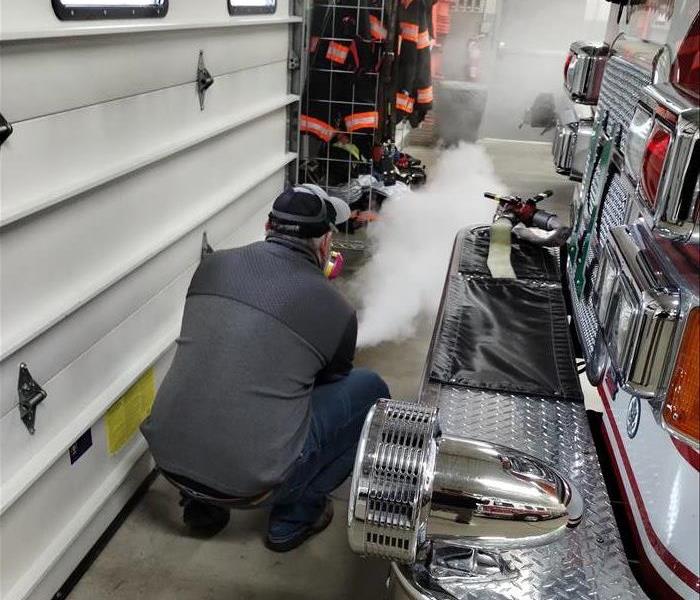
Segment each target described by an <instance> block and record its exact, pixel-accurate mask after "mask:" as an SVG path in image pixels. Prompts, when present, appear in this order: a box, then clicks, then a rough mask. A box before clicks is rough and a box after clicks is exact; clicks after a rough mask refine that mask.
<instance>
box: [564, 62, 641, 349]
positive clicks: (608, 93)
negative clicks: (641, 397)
mask: <svg viewBox="0 0 700 600" xmlns="http://www.w3.org/2000/svg"><path fill="white" fill-rule="evenodd" d="M650 84H651V74H650V73H647V72H646V71H644V70H643V69H641V68H640V67H637V66H636V65H633V64H631V63H629V62H627V61H626V60H624V59H622V58H620V57H619V56H613V57H611V58H610V60H609V61H608V64H607V66H606V68H605V74H604V76H603V82H602V85H601V89H600V97H599V102H598V115H597V117H596V118H602V117H603V116H604V115H606V114H607V115H608V120H607V122H606V123H605V131H606V133H607V134H608V135H610V136H612V137H615V136H617V135H618V134H620V148H621V149H622V151H623V152H624V148H625V143H626V141H627V132H628V130H629V124H630V121H631V120H632V115H633V114H634V109H635V107H636V105H637V101H638V100H639V97H640V95H641V92H642V89H643V88H644V87H646V86H647V85H650ZM601 183H602V182H600V181H599V177H598V173H597V172H596V173H594V174H593V178H592V180H591V185H590V189H589V190H588V194H587V198H588V199H589V201H590V200H591V199H593V198H596V197H597V194H598V191H599V190H598V186H599V185H600V184H601ZM584 191H585V190H584ZM633 192H634V186H633V185H632V184H631V183H630V181H629V179H628V178H627V176H625V175H623V174H615V175H613V176H612V180H611V181H610V186H609V187H608V191H607V195H606V196H605V198H604V199H603V205H602V211H601V213H600V221H599V222H600V227H599V229H598V231H597V237H598V242H599V243H598V244H594V245H593V247H592V248H591V251H590V252H589V254H588V256H587V257H586V271H587V272H588V273H590V274H591V279H592V283H593V285H595V282H596V279H597V277H598V267H597V262H598V261H597V258H598V257H597V253H598V251H599V249H600V248H601V247H602V246H603V245H605V241H606V240H607V237H608V233H609V232H610V229H611V228H613V227H617V226H618V225H622V224H623V222H624V216H625V209H626V206H627V199H628V197H629V196H630V194H631V193H633ZM591 265H593V266H591ZM574 271H575V269H572V268H571V265H569V275H570V276H569V281H570V282H573V278H574ZM570 287H571V297H572V299H573V309H574V310H573V312H574V317H575V319H576V325H577V329H578V332H579V336H580V337H581V345H582V347H583V350H584V354H585V357H586V358H590V357H591V356H592V353H593V347H594V345H595V338H596V334H597V331H598V320H597V317H596V314H595V311H594V309H593V305H592V302H591V298H590V297H586V296H585V295H584V296H583V297H582V298H579V297H578V295H577V294H576V290H575V289H574V288H573V283H571V284H570Z"/></svg>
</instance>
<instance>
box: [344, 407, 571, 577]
mask: <svg viewBox="0 0 700 600" xmlns="http://www.w3.org/2000/svg"><path fill="white" fill-rule="evenodd" d="M582 516H583V500H582V499H581V496H580V495H579V493H578V491H577V490H576V489H575V488H574V486H573V485H572V484H571V483H570V482H569V481H568V480H567V479H565V478H564V477H562V476H561V475H560V474H558V473H557V472H556V471H555V470H554V469H553V468H551V467H550V466H549V465H547V464H545V463H544V462H542V461H540V460H538V459H537V458H534V457H532V456H529V455H527V454H524V453H522V452H519V451H517V450H513V449H511V448H506V447H503V446H497V445H495V444H491V443H489V442H483V441H478V440H471V439H467V438H462V437H455V436H449V435H443V434H441V433H440V432H439V427H438V415H437V409H436V408H433V407H428V406H424V405H419V404H410V403H404V402H397V401H393V400H380V401H379V402H378V403H377V404H376V405H375V406H374V407H373V408H372V410H371V411H370V413H369V414H368V415H367V418H366V420H365V424H364V428H363V430H362V435H361V439H360V443H359V446H358V451H357V456H356V460H355V468H354V471H353V476H352V487H351V493H350V501H349V506H348V539H349V542H350V547H351V548H352V550H353V551H355V552H357V553H359V554H364V555H373V556H380V557H384V558H388V559H391V560H395V561H398V562H404V563H412V562H414V561H415V560H416V555H417V554H418V553H419V552H420V550H421V549H422V548H424V547H425V546H426V544H429V543H430V542H432V541H435V540H447V539H449V540H451V543H452V545H463V546H469V547H475V548H498V549H509V548H522V547H528V546H536V545H541V544H546V543H549V542H551V541H553V540H555V539H556V538H558V537H559V536H560V535H562V534H563V533H564V532H565V531H566V530H567V528H572V527H576V526H577V525H578V524H579V523H580V522H581V519H582ZM514 522H517V525H514Z"/></svg>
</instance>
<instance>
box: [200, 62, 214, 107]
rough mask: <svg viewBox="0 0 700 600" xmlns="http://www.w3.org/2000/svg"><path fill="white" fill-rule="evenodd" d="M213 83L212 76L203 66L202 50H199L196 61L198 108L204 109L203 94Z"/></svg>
mask: <svg viewBox="0 0 700 600" xmlns="http://www.w3.org/2000/svg"><path fill="white" fill-rule="evenodd" d="M213 83H214V78H213V77H212V76H211V73H210V72H209V70H208V69H207V68H206V67H205V66H204V50H200V51H199V62H198V63H197V95H198V96H199V109H200V110H204V94H205V93H206V91H207V90H208V89H209V88H210V87H211V86H212V84H213Z"/></svg>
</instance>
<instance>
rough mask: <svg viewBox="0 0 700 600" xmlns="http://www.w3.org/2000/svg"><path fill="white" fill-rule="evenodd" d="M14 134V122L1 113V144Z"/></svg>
mask: <svg viewBox="0 0 700 600" xmlns="http://www.w3.org/2000/svg"><path fill="white" fill-rule="evenodd" d="M11 135H12V123H10V122H9V121H8V120H7V119H6V118H5V117H3V116H2V114H0V146H2V144H3V142H4V141H5V140H6V139H7V138H9V137H10V136H11Z"/></svg>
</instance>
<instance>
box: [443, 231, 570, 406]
mask: <svg viewBox="0 0 700 600" xmlns="http://www.w3.org/2000/svg"><path fill="white" fill-rule="evenodd" d="M485 231H486V238H485V245H484V244H483V243H482V242H483V240H484V238H483V234H479V235H478V236H474V235H471V234H469V233H468V234H466V235H465V236H464V238H463V239H462V242H463V245H462V247H461V249H460V251H461V256H460V262H459V271H461V272H458V273H454V274H453V275H451V276H449V277H448V280H447V282H446V286H447V290H446V292H445V298H444V306H443V311H442V320H441V322H440V323H438V324H437V325H436V326H437V327H438V328H439V329H438V331H437V337H436V339H435V343H434V347H433V352H432V357H431V367H430V378H431V379H432V380H433V381H436V382H441V383H448V384H451V385H462V386H467V387H475V388H480V389H488V390H494V391H499V392H512V393H519V394H527V395H533V396H542V397H548V398H560V399H568V400H573V401H582V399H583V397H582V393H581V388H580V385H579V380H578V375H577V373H576V365H575V360H574V353H573V349H572V345H571V340H570V337H569V336H570V333H569V326H568V320H567V314H566V306H565V301H564V296H563V292H562V286H561V283H560V281H559V280H558V273H559V269H558V263H557V256H556V254H555V253H552V252H551V251H549V250H546V249H543V248H539V247H535V246H529V245H527V246H526V245H525V244H520V245H518V247H517V249H516V250H515V251H514V253H513V260H512V262H513V267H514V270H515V272H516V274H518V275H519V277H522V278H519V279H496V278H493V277H491V276H490V275H488V269H487V268H486V264H485V263H486V254H487V252H488V230H485ZM523 246H526V247H525V248H523ZM484 250H485V252H484ZM467 255H468V256H467ZM484 269H485V273H486V274H484ZM466 270H471V272H464V271H466ZM523 276H524V277H523Z"/></svg>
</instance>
